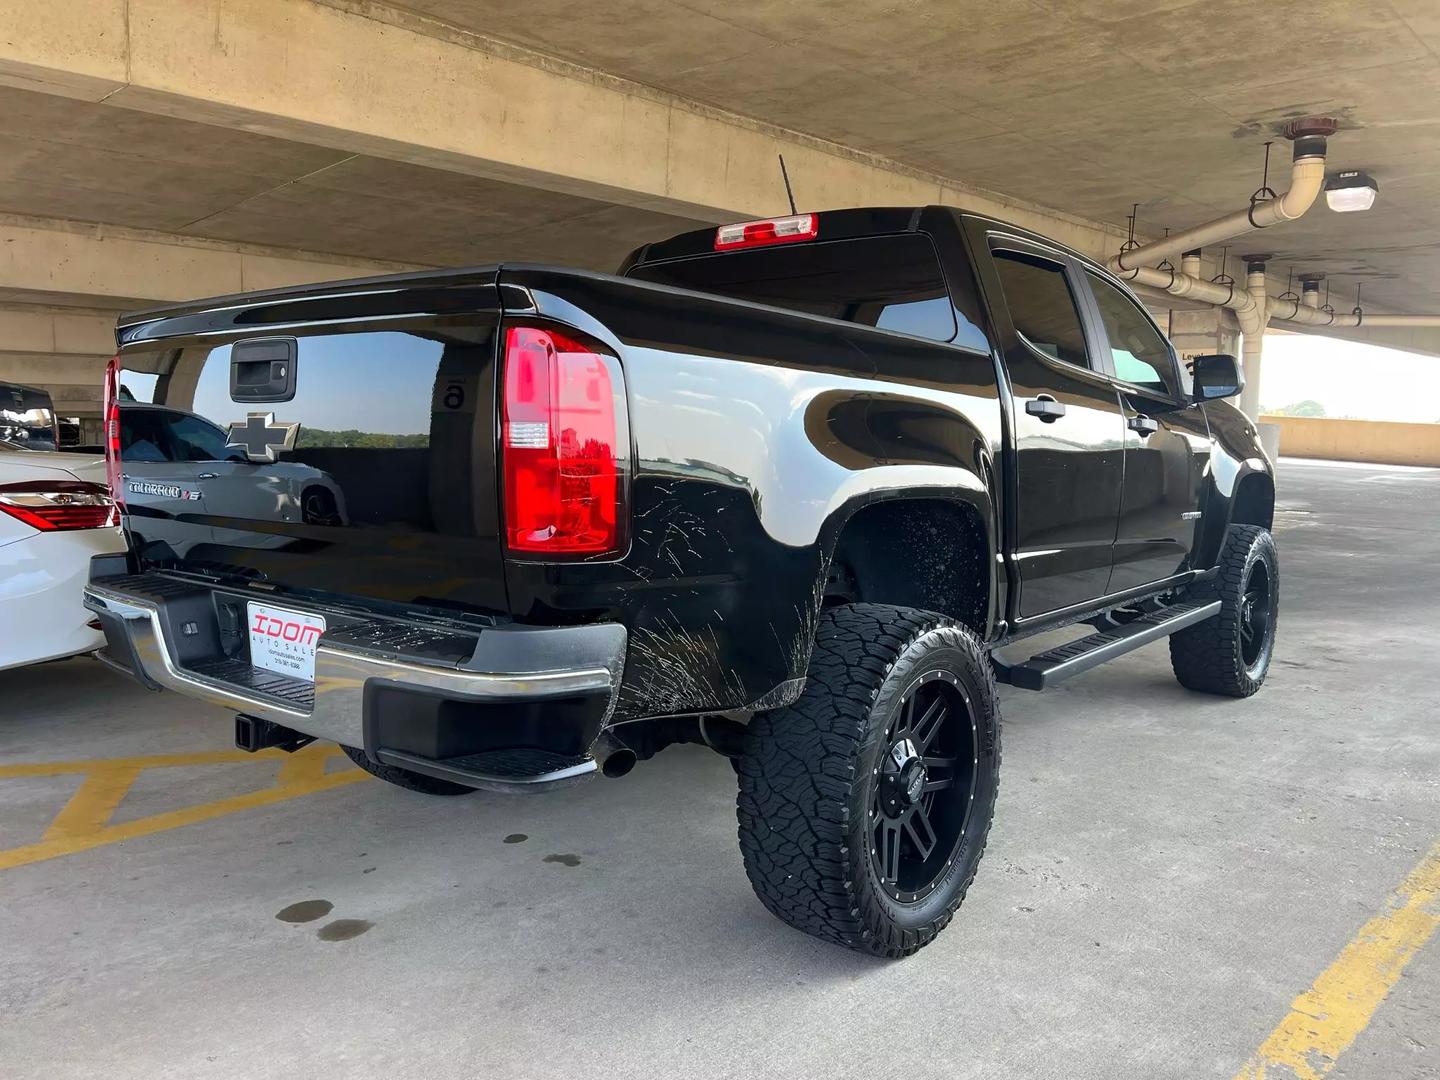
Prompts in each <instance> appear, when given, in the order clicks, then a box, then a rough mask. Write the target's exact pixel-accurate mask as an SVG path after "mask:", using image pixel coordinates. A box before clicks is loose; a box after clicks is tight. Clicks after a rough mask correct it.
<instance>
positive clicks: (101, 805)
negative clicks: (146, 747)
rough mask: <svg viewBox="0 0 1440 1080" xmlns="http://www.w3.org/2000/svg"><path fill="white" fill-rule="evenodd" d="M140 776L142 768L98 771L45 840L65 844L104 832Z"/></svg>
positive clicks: (55, 823) (69, 805)
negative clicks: (88, 834) (94, 833)
mask: <svg viewBox="0 0 1440 1080" xmlns="http://www.w3.org/2000/svg"><path fill="white" fill-rule="evenodd" d="M139 775H140V766H139V765H129V764H120V765H116V766H114V767H113V768H108V769H96V770H95V771H94V772H92V773H91V774H90V775H89V776H87V777H85V780H84V782H83V783H82V784H81V785H80V787H79V789H78V790H77V791H76V792H75V794H74V795H72V796H70V801H69V802H68V803H66V804H65V809H64V810H61V811H60V813H58V814H56V815H55V820H54V821H52V822H50V827H49V828H48V829H46V830H45V835H44V837H43V838H42V839H44V840H63V839H65V838H66V837H71V836H84V835H86V834H87V833H93V832H95V831H96V830H98V829H103V828H104V827H105V826H106V824H108V823H109V821H110V815H111V814H113V813H115V808H116V807H117V806H119V805H120V800H121V799H123V798H125V793H126V792H128V791H129V790H130V785H131V784H133V783H135V778H136V777H137V776H139Z"/></svg>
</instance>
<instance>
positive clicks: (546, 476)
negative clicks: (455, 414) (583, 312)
mask: <svg viewBox="0 0 1440 1080" xmlns="http://www.w3.org/2000/svg"><path fill="white" fill-rule="evenodd" d="M501 420H502V424H503V432H502V437H501V456H502V485H503V488H504V504H505V544H506V547H507V548H509V550H511V551H515V552H525V553H530V554H544V555H556V556H561V557H564V556H573V555H600V554H607V553H614V552H618V551H620V550H621V548H622V546H623V530H624V511H625V486H626V485H625V470H626V461H627V458H628V452H627V450H628V439H629V436H628V430H627V428H626V424H625V420H626V415H625V395H624V387H623V383H622V375H621V372H620V365H619V362H618V361H617V360H616V359H615V358H614V357H613V356H609V355H607V354H605V353H601V352H598V351H596V349H595V348H593V347H592V346H589V345H586V344H583V343H582V342H580V341H578V340H576V339H575V338H572V337H569V336H567V335H565V334H562V333H559V332H557V331H555V330H550V329H540V328H536V327H529V326H515V327H511V328H510V329H509V330H508V331H507V332H506V336H505V372H504V397H503V400H502V403H501Z"/></svg>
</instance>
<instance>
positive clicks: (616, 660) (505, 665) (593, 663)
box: [85, 579, 626, 767]
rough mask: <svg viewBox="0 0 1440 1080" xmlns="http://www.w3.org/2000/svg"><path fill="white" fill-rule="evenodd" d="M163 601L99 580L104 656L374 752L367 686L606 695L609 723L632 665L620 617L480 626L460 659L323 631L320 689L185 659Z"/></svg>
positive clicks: (448, 693)
mask: <svg viewBox="0 0 1440 1080" xmlns="http://www.w3.org/2000/svg"><path fill="white" fill-rule="evenodd" d="M163 603H164V601H163V599H155V598H152V597H147V596H141V595H136V592H135V591H131V590H128V589H126V588H124V587H123V586H116V585H109V584H107V583H106V582H105V580H103V579H102V580H100V581H97V582H92V583H91V584H90V585H89V586H88V587H87V588H86V590H85V606H86V607H87V608H88V609H90V610H91V611H93V612H95V613H96V614H97V615H98V616H99V617H100V620H101V623H102V624H103V625H104V626H105V630H106V639H107V643H108V644H107V648H106V649H105V650H104V651H102V652H101V653H100V654H99V657H100V659H101V660H103V661H105V662H106V663H108V664H109V665H110V666H111V667H114V668H117V669H118V670H121V671H123V672H125V673H126V674H129V675H131V676H133V677H134V678H136V679H138V680H139V681H140V682H142V683H144V684H145V685H147V686H150V687H151V688H153V689H166V690H174V691H177V692H179V693H182V694H185V695H187V696H188V697H193V698H198V699H200V700H202V701H206V702H208V703H210V704H212V705H218V706H220V707H222V708H225V709H232V710H234V711H236V712H242V713H247V714H249V715H251V716H258V717H261V718H263V719H266V720H271V721H273V722H274V723H277V724H280V725H283V726H284V727H288V728H292V729H293V730H295V731H298V732H301V733H303V734H305V735H311V736H314V737H315V738H317V739H327V740H331V741H333V742H337V743H341V744H343V745H346V746H352V747H355V748H357V749H367V747H366V745H365V719H364V717H365V694H366V688H367V687H376V686H381V687H393V688H398V689H403V690H411V691H418V692H421V693H427V694H432V695H435V696H438V697H442V698H445V699H447V700H457V701H470V702H497V703H498V702H507V701H508V702H514V701H520V702H525V701H535V700H544V699H557V698H573V697H585V696H598V695H604V696H605V697H606V703H605V705H604V709H603V719H602V720H601V727H602V728H603V726H604V725H605V724H608V722H609V718H610V714H611V712H612V711H613V709H614V706H615V699H616V695H617V693H618V690H619V686H620V677H621V673H622V670H623V665H624V657H625V643H626V632H625V628H624V627H623V626H619V625H617V624H601V625H595V626H576V627H557V628H549V627H543V628H534V627H513V628H511V627H494V628H488V629H485V630H482V631H480V632H479V633H478V636H477V646H476V649H475V652H474V654H473V656H472V657H471V658H470V659H469V660H468V661H466V662H464V663H463V664H452V665H442V664H435V663H422V662H418V661H416V660H413V659H407V658H405V657H404V656H403V655H390V656H379V655H375V654H374V653H373V652H366V653H361V652H358V651H350V650H347V649H344V648H341V647H337V646H335V645H333V644H329V643H327V642H326V639H325V635H322V636H321V638H320V641H319V644H318V646H317V649H316V654H315V683H314V687H313V691H311V690H310V688H309V685H308V684H306V683H303V682H301V681H300V680H297V679H292V678H288V677H286V676H283V675H275V676H271V675H269V674H268V673H266V672H264V671H261V670H260V669H256V668H251V667H249V665H248V663H246V662H243V661H228V662H227V661H224V660H219V661H215V662H206V663H198V664H197V663H191V664H182V663H180V662H179V661H178V660H177V659H176V657H177V655H179V652H178V650H177V648H176V644H175V642H173V641H171V640H168V638H167V634H166V630H165V626H166V620H165V619H164V618H162V615H161V607H162V606H163ZM288 606H294V607H296V608H298V609H303V608H304V606H305V605H303V604H293V605H288ZM117 637H118V638H119V640H117ZM217 672H223V673H224V674H225V676H226V677H224V678H221V677H218V675H217V674H216V673H217ZM370 749H373V748H370ZM592 767H593V766H592Z"/></svg>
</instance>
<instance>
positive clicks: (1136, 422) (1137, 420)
mask: <svg viewBox="0 0 1440 1080" xmlns="http://www.w3.org/2000/svg"><path fill="white" fill-rule="evenodd" d="M1127 423H1128V424H1129V425H1130V430H1131V431H1138V432H1139V433H1140V437H1141V438H1142V439H1143V438H1145V437H1146V436H1148V435H1154V434H1155V432H1157V431H1159V430H1160V425H1159V423H1158V422H1156V421H1155V420H1152V419H1150V417H1148V416H1146V415H1145V414H1144V413H1139V414H1137V415H1135V416H1132V417H1130V419H1129V420H1128V421H1127Z"/></svg>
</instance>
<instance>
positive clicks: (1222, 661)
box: [1170, 525, 1280, 697]
mask: <svg viewBox="0 0 1440 1080" xmlns="http://www.w3.org/2000/svg"><path fill="white" fill-rule="evenodd" d="M1185 599H1187V600H1192V599H1193V600H1219V601H1220V613H1219V614H1218V615H1215V616H1213V617H1211V618H1209V619H1206V620H1205V621H1204V622H1202V623H1196V624H1195V625H1194V626H1190V627H1186V628H1185V629H1184V630H1180V631H1178V632H1177V633H1174V634H1171V635H1170V666H1171V667H1172V668H1173V669H1174V671H1175V678H1177V679H1178V680H1180V685H1181V686H1184V687H1187V688H1188V689H1191V690H1199V691H1201V692H1202V693H1206V694H1223V695H1224V696H1226V697H1249V696H1250V695H1251V694H1253V693H1255V691H1257V690H1259V689H1260V686H1261V684H1262V683H1264V682H1265V676H1266V674H1267V673H1268V672H1269V670H1270V661H1271V659H1272V658H1273V657H1274V655H1275V629H1276V624H1277V623H1278V621H1279V617H1280V558H1279V555H1278V554H1277V553H1276V551H1275V540H1274V538H1273V537H1272V536H1271V535H1270V533H1269V531H1268V530H1266V529H1262V528H1261V527H1260V526H1258V525H1232V526H1230V529H1229V531H1228V532H1227V533H1226V535H1225V548H1224V550H1223V551H1222V552H1221V555H1220V567H1219V569H1218V570H1217V571H1216V573H1215V576H1214V577H1212V578H1211V579H1210V580H1208V581H1202V582H1200V583H1198V584H1197V585H1193V586H1191V587H1190V588H1189V589H1188V590H1186V593H1185Z"/></svg>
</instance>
